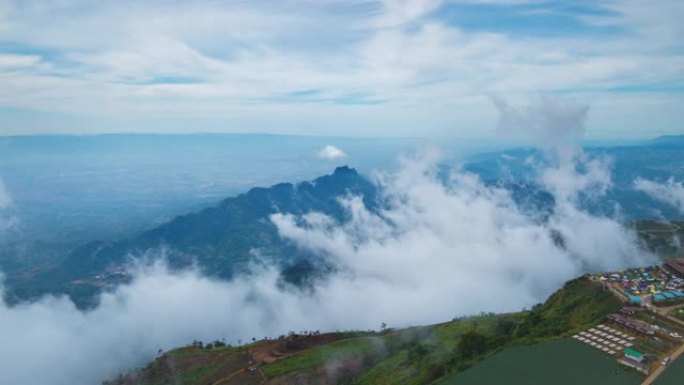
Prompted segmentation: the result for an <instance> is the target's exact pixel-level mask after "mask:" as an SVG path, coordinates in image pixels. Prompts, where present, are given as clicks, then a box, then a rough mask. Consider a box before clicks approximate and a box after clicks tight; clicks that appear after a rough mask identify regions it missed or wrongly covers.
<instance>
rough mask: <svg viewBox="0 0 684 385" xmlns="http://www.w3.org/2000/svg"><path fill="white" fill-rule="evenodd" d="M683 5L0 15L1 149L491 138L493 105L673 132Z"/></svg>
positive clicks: (678, 110) (409, 4) (91, 10)
mask: <svg viewBox="0 0 684 385" xmlns="http://www.w3.org/2000/svg"><path fill="white" fill-rule="evenodd" d="M681 20H684V2H682V1H681V0H658V1H637V0H611V1H568V0H566V1H545V0H414V1H406V0H386V1H366V0H344V1H342V0H327V1H316V0H279V1H259V0H255V1H221V0H206V1H195V2H192V3H190V2H181V1H161V0H152V1H129V0H120V1H90V0H52V1H47V0H35V1H30V2H28V1H13V0H0V135H13V134H36V133H79V134H81V133H100V132H268V133H284V134H314V135H362V136H454V137H494V136H498V135H500V134H501V133H500V131H498V130H497V129H496V122H497V116H496V109H495V108H494V107H493V104H492V102H491V99H492V96H493V95H494V96H496V97H499V98H504V99H506V100H508V101H509V102H510V103H511V104H519V105H525V104H528V103H531V102H534V101H535V100H537V99H539V97H540V96H542V95H548V94H552V95H559V96H560V97H562V98H565V99H570V100H574V101H576V102H577V103H587V104H589V105H590V115H589V119H588V122H587V134H588V136H590V137H596V138H604V137H605V138H615V137H620V138H626V137H629V138H631V137H651V136H656V135H660V134H673V133H683V132H684V108H682V106H684V103H683V102H684V40H683V39H682V38H681V36H684V23H682V22H681Z"/></svg>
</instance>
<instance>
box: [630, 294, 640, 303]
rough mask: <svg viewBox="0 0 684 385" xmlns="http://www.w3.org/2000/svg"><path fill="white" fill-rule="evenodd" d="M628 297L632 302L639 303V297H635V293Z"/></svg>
mask: <svg viewBox="0 0 684 385" xmlns="http://www.w3.org/2000/svg"><path fill="white" fill-rule="evenodd" d="M628 297H629V300H630V301H632V303H641V298H639V297H637V296H636V295H630V296H628Z"/></svg>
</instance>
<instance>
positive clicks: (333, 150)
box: [318, 145, 347, 160]
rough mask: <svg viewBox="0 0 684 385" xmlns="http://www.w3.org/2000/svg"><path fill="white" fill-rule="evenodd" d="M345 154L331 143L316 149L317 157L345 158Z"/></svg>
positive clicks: (326, 158) (329, 158)
mask: <svg viewBox="0 0 684 385" xmlns="http://www.w3.org/2000/svg"><path fill="white" fill-rule="evenodd" d="M346 156H347V154H345V153H344V151H342V150H340V149H339V148H337V147H335V146H332V145H327V146H325V147H323V148H322V149H321V150H320V151H318V158H319V159H325V160H338V159H342V158H345V157H346Z"/></svg>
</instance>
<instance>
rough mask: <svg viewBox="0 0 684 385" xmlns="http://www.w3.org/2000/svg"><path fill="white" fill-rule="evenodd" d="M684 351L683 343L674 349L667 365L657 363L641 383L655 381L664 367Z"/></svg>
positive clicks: (649, 384) (645, 384)
mask: <svg viewBox="0 0 684 385" xmlns="http://www.w3.org/2000/svg"><path fill="white" fill-rule="evenodd" d="M683 353H684V345H682V346H680V347H679V349H677V350H675V352H674V353H672V355H671V356H670V363H668V364H667V366H663V365H659V366H658V368H657V369H656V370H654V371H653V373H651V374H649V375H648V377H646V379H645V380H644V382H642V383H641V385H651V384H653V383H654V382H655V380H656V379H657V378H658V377H659V376H660V375H661V374H663V372H664V371H665V369H667V368H668V367H669V366H670V365H672V363H673V362H674V361H675V360H676V359H677V357H679V356H681V355H682V354H683Z"/></svg>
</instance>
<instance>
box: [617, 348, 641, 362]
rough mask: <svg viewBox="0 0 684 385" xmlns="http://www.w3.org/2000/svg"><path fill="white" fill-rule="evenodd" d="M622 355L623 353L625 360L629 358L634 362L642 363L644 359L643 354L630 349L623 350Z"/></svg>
mask: <svg viewBox="0 0 684 385" xmlns="http://www.w3.org/2000/svg"><path fill="white" fill-rule="evenodd" d="M623 353H625V358H629V359H631V360H634V361H636V362H642V361H644V359H645V358H646V357H645V356H644V353H642V352H640V351H638V350H636V349H632V348H625V350H623Z"/></svg>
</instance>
